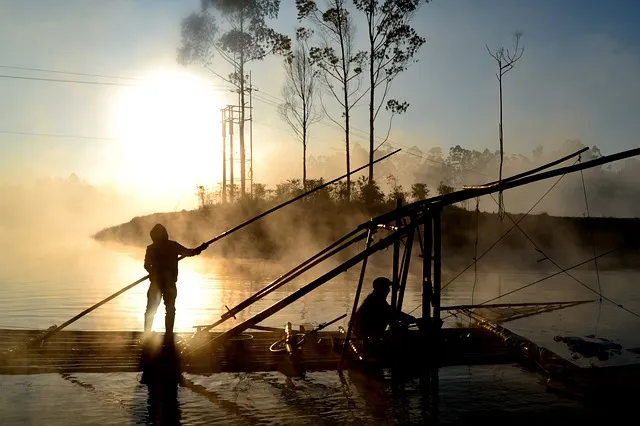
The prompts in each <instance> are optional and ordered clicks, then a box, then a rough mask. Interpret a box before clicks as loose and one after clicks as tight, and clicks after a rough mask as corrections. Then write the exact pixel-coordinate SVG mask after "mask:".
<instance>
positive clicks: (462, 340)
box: [0, 328, 515, 374]
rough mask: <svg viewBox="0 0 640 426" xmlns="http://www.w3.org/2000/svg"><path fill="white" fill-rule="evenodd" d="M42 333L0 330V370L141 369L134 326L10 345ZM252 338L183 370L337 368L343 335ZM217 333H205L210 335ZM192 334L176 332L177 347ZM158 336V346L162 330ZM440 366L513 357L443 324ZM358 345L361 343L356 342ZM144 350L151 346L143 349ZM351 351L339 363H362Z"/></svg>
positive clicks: (485, 339) (476, 334) (420, 354)
mask: <svg viewBox="0 0 640 426" xmlns="http://www.w3.org/2000/svg"><path fill="white" fill-rule="evenodd" d="M40 333H42V331H39V330H6V329H4V330H3V329H0V353H1V354H3V355H2V357H1V358H0V374H39V373H77V372H86V373H89V372H91V373H96V372H100V373H102V372H104V373H106V372H137V371H141V363H140V360H141V357H142V354H143V346H142V345H141V344H140V343H139V339H140V338H141V337H142V335H141V333H140V332H132V331H113V332H112V331H62V332H60V333H58V334H57V335H55V336H53V337H51V338H50V339H48V340H47V341H46V342H45V343H44V344H42V345H41V346H39V347H36V348H30V349H27V350H14V351H12V352H9V353H8V352H7V351H8V350H9V349H11V348H15V347H16V346H18V345H20V344H24V343H25V342H27V341H28V340H29V339H31V338H34V337H36V336H37V335H39V334H40ZM249 334H251V336H252V338H250V339H238V340H235V341H231V342H229V343H227V344H225V345H218V346H216V347H213V346H208V347H205V348H204V349H203V350H201V351H198V352H197V353H196V354H191V355H189V353H188V352H189V349H188V348H190V347H193V346H186V347H187V350H186V351H185V352H184V353H183V356H182V359H181V361H182V362H181V363H182V366H181V369H182V371H184V372H188V373H195V374H210V373H217V372H253V371H282V372H283V373H286V374H289V373H291V374H295V373H296V372H299V371H300V369H302V370H303V371H321V370H335V369H337V368H338V363H339V360H340V351H341V348H342V342H343V340H342V337H343V336H344V335H343V334H341V333H339V332H331V331H326V332H325V331H321V332H319V333H318V335H317V339H313V341H312V342H306V343H305V344H304V345H303V347H302V351H301V352H300V355H299V356H298V357H297V358H296V360H297V362H295V360H294V359H292V358H290V357H289V355H288V354H287V353H286V352H272V351H270V350H269V347H270V346H271V344H272V343H274V342H276V341H278V340H279V339H280V338H281V333H276V332H266V331H255V332H253V331H251V332H249ZM217 335H219V333H208V334H207V336H205V337H209V338H213V337H215V336H217ZM191 336H192V335H191V334H176V336H175V340H176V342H178V343H177V344H176V347H177V348H178V349H181V348H184V347H185V346H184V344H183V343H182V342H185V341H188V340H189V339H190V337H191ZM155 337H156V339H155V340H156V346H160V345H161V344H160V343H158V342H161V341H162V335H160V334H158V335H156V336H155ZM421 337H422V336H420V334H419V332H418V331H415V332H413V331H410V332H409V334H408V341H409V343H408V345H407V346H406V347H405V348H404V350H402V351H400V353H401V357H402V363H403V364H404V365H412V366H416V367H417V366H419V365H424V363H425V356H424V354H425V350H426V348H425V347H424V345H423V342H424V339H422V338H421ZM442 340H443V344H442V357H441V363H440V365H469V364H499V363H510V362H514V361H515V358H514V357H513V356H512V354H511V353H510V352H509V350H508V348H507V347H506V345H505V344H504V343H503V341H502V340H501V339H500V338H498V337H496V336H495V335H494V334H493V333H491V332H488V331H486V330H482V329H479V328H447V329H443V330H442ZM355 344H356V347H358V348H361V346H360V345H359V343H358V342H357V341H356V342H355ZM147 350H149V349H148V348H147ZM350 355H351V354H349V355H348V356H347V357H346V358H347V362H346V363H344V364H343V368H353V367H357V366H358V365H362V362H360V361H357V360H355V358H354V357H353V356H350Z"/></svg>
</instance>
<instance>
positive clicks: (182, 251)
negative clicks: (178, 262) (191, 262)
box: [176, 242, 209, 257]
mask: <svg viewBox="0 0 640 426" xmlns="http://www.w3.org/2000/svg"><path fill="white" fill-rule="evenodd" d="M176 244H177V247H178V254H179V255H180V256H186V257H190V256H197V255H199V254H200V253H202V251H203V250H206V248H207V247H209V244H207V243H202V244H200V245H199V246H198V247H196V248H193V249H189V248H186V247H184V246H183V245H182V244H180V243H177V242H176Z"/></svg>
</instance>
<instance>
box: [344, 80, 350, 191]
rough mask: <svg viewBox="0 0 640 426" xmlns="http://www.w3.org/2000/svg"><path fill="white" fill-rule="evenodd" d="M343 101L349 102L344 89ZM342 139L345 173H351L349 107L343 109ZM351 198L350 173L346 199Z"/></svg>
mask: <svg viewBox="0 0 640 426" xmlns="http://www.w3.org/2000/svg"><path fill="white" fill-rule="evenodd" d="M344 101H345V105H348V103H347V102H349V94H348V92H347V90H346V89H345V91H344ZM344 119H345V125H344V140H345V145H346V149H347V173H351V154H350V152H349V108H348V107H347V108H345V109H344ZM350 200H351V175H349V174H348V175H347V201H350Z"/></svg>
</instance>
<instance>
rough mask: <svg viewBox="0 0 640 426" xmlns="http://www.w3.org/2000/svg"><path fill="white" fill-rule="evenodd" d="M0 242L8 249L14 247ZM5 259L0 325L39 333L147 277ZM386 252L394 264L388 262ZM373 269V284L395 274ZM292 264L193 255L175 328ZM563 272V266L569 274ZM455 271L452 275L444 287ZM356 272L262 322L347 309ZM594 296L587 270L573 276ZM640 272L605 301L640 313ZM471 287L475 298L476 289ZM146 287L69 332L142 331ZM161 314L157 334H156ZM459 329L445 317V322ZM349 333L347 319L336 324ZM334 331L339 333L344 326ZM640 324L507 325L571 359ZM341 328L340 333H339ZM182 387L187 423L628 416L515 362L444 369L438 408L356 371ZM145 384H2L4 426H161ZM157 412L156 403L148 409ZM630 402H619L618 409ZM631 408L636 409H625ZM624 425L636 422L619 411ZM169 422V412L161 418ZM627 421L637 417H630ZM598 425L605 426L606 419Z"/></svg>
mask: <svg viewBox="0 0 640 426" xmlns="http://www.w3.org/2000/svg"><path fill="white" fill-rule="evenodd" d="M6 243H7V242H6V241H5V245H6ZM14 247H15V248H14V249H13V250H11V251H10V252H8V253H3V258H2V260H1V261H0V285H1V286H2V293H1V294H0V327H1V328H40V329H44V328H47V327H49V326H50V325H52V324H60V323H61V322H63V321H65V320H66V319H68V318H70V317H71V316H73V315H75V314H76V313H78V312H80V311H81V310H83V309H84V308H86V307H88V306H90V305H91V304H93V303H95V302H97V301H98V300H100V299H102V298H104V297H106V296H108V295H109V294H111V293H113V292H115V291H116V290H118V289H119V288H121V287H123V286H124V285H126V284H128V283H130V282H132V281H134V280H136V279H137V278H139V277H141V276H143V275H144V270H143V268H142V256H143V252H142V251H141V250H139V249H131V248H122V247H104V246H101V245H100V244H98V243H95V242H94V241H90V240H81V241H55V242H52V243H50V244H48V245H47V244H38V245H37V246H34V245H15V246H14ZM381 256H389V253H382V254H381ZM376 264H379V262H376V259H375V258H374V259H372V265H373V266H372V268H371V269H370V270H369V273H368V276H367V282H371V280H372V279H373V278H374V277H375V276H377V275H385V274H387V275H388V274H389V272H390V271H388V270H386V269H382V268H376ZM291 266H293V264H292V263H290V262H289V261H287V260H286V259H283V260H282V261H281V262H257V261H229V260H221V259H212V258H207V257H202V256H201V257H199V258H194V259H187V260H185V261H183V262H181V266H180V267H181V270H180V280H179V296H178V306H177V309H178V314H177V321H176V326H177V327H176V328H177V329H178V330H179V331H189V330H191V329H192V326H194V325H196V324H206V323H210V322H213V321H214V320H216V319H218V318H219V317H220V315H221V314H222V313H223V312H224V311H225V307H224V306H225V304H226V305H228V306H229V307H231V306H234V305H235V304H237V303H239V302H240V301H241V300H243V299H245V298H246V297H247V296H249V295H251V294H253V293H254V292H255V291H257V290H258V289H260V288H262V287H263V286H264V285H266V284H267V283H268V282H270V281H271V280H272V279H274V278H275V277H277V276H278V275H280V274H281V273H283V272H285V271H286V270H287V269H289V268H290V267H291ZM563 266H564V265H563ZM455 272H457V271H451V272H447V273H446V274H445V277H444V281H445V282H447V281H448V277H451V276H453V274H454V273H455ZM551 272H554V270H550V271H549V272H545V273H542V272H535V273H534V272H527V271H522V272H520V273H509V274H506V273H502V274H501V273H496V272H489V271H483V270H482V269H480V273H478V275H477V276H475V275H474V272H473V270H471V271H469V272H467V273H465V274H464V275H463V276H461V277H460V278H459V279H458V280H456V281H455V282H454V283H453V284H451V285H450V286H448V287H447V288H446V290H445V291H444V293H443V305H447V304H458V303H468V302H470V301H471V298H472V297H473V300H474V301H475V302H476V303H477V302H482V301H484V300H487V299H489V298H492V297H494V296H496V295H499V294H504V293H506V292H507V291H509V290H511V289H514V288H517V287H519V286H521V285H523V284H526V283H528V282H533V281H534V280H536V279H538V278H541V277H543V276H545V275H548V273H551ZM319 273H320V271H318V272H310V273H308V274H305V276H304V277H301V279H299V280H297V281H296V282H295V283H291V284H288V285H286V286H284V287H283V288H281V289H280V290H278V291H276V292H274V293H272V294H270V295H268V296H267V297H265V298H264V299H262V300H261V301H259V302H258V303H257V304H256V305H254V306H252V307H250V308H249V309H247V310H246V311H244V312H242V313H241V314H240V315H238V318H237V320H232V321H229V322H227V323H225V324H224V325H223V327H221V328H220V329H224V328H228V327H231V326H233V325H235V324H237V323H238V321H241V320H243V319H246V318H248V317H249V316H251V315H254V314H255V313H257V312H259V311H261V310H262V309H264V308H265V307H267V306H270V305H271V304H273V303H274V302H275V301H276V300H279V299H281V298H282V297H284V296H285V295H287V294H290V292H291V291H293V290H295V289H297V288H299V287H300V286H301V285H303V284H304V283H305V282H308V281H310V280H311V279H313V278H315V277H316V276H317V275H318V274H319ZM357 274H358V270H352V271H350V272H349V273H348V274H346V275H344V276H341V277H340V278H339V279H336V280H334V281H332V282H330V283H328V284H327V285H326V286H324V287H322V288H321V289H319V290H318V291H316V292H313V293H311V294H310V295H308V296H306V297H305V298H303V299H302V300H300V301H298V302H296V303H294V304H293V305H291V306H289V307H287V308H286V309H284V310H282V311H281V312H279V313H278V314H276V315H275V316H274V317H272V318H270V319H269V320H267V321H266V322H265V324H266V325H272V326H278V327H280V326H282V325H283V324H284V323H285V322H286V321H291V322H292V323H294V324H296V325H297V324H312V325H317V324H318V323H321V322H325V321H328V320H331V319H333V318H335V317H337V316H339V315H341V314H343V313H345V312H350V309H351V304H352V303H353V297H354V292H355V282H356V281H357ZM573 275H574V277H575V278H577V279H579V280H580V281H582V282H583V283H585V284H586V285H588V286H589V287H591V288H597V282H596V276H595V273H594V272H593V271H588V270H585V271H579V272H573ZM638 278H640V273H638V272H634V271H609V272H603V273H601V274H600V281H601V285H602V289H603V293H604V294H605V295H607V296H608V297H610V298H612V299H614V300H616V301H618V302H619V303H623V304H624V306H625V307H626V308H628V309H631V310H634V311H636V312H637V311H640V294H639V292H638V291H637V289H636V283H637V282H638ZM474 281H475V282H476V286H475V291H473V293H472V291H471V289H472V288H473V283H474ZM145 292H146V284H144V283H143V284H140V285H139V286H138V287H136V288H134V289H133V290H131V291H130V292H128V293H125V294H124V295H122V296H120V297H119V298H117V299H116V300H114V301H112V302H110V303H109V304H107V305H106V306H104V307H102V308H100V309H98V310H97V311H95V312H93V313H91V314H90V315H89V316H87V317H86V318H84V319H82V320H80V321H78V322H77V323H75V324H74V325H73V326H72V327H70V328H75V329H93V330H96V329H98V330H133V329H135V330H139V329H141V327H142V314H143V310H144V305H145ZM420 293H421V290H420V278H419V277H417V276H412V277H411V279H410V282H409V283H408V289H407V294H406V296H405V305H404V306H405V311H411V310H413V309H416V313H419V312H420V308H419V303H420V297H421V296H420ZM593 296H594V295H593V293H592V292H590V291H588V290H586V289H585V288H583V287H582V286H581V285H580V284H577V283H576V282H575V280H574V279H572V278H570V277H567V276H563V275H560V276H557V277H555V278H553V279H550V280H547V281H544V282H542V283H540V284H536V285H534V286H531V287H529V288H528V289H527V290H525V291H524V292H520V293H515V294H514V295H512V296H509V297H508V298H506V299H505V300H504V301H505V302H524V301H528V302H532V301H535V302H544V301H558V300H576V299H592V298H593ZM162 314H163V312H162V308H160V310H159V313H158V317H157V320H156V327H155V328H156V329H157V330H161V329H162V323H163V321H162ZM456 321H460V320H459V319H456V318H453V317H450V318H448V319H447V322H448V323H449V325H453V323H454V322H456ZM342 324H343V325H344V324H345V322H342ZM338 325H339V324H336V325H335V326H332V327H337V326H338ZM639 325H640V320H639V319H638V318H636V317H634V316H633V315H631V314H628V313H627V312H624V311H623V310H621V309H620V308H618V307H616V306H614V305H613V304H610V303H602V304H600V303H592V304H588V305H582V306H579V307H576V308H571V309H567V310H564V311H559V312H552V313H547V314H543V315H540V316H536V317H533V318H527V319H522V320H518V321H514V322H512V323H509V327H510V328H511V329H512V330H514V331H516V332H518V333H521V334H523V335H525V336H527V337H529V338H531V339H533V340H534V341H536V342H538V343H539V344H542V345H544V346H547V347H549V348H551V349H552V350H554V351H556V352H558V353H559V354H561V355H563V356H566V357H570V355H571V354H570V353H569V352H568V350H567V348H566V346H564V345H563V344H562V343H557V342H554V340H553V338H554V337H555V336H558V335H559V336H586V335H592V334H595V335H596V336H598V337H603V338H607V339H610V340H613V341H615V342H618V343H620V344H622V346H623V347H624V348H626V349H629V348H635V347H640V333H638V330H639V327H638V326H639ZM332 329H335V328H332ZM574 362H576V363H577V364H579V365H581V366H591V365H598V366H611V365H622V364H629V363H637V362H639V360H638V357H637V356H636V355H635V354H633V353H632V352H629V351H627V350H622V351H621V353H620V354H618V355H614V356H612V357H611V358H610V359H609V360H608V361H606V362H602V361H597V360H595V359H594V358H585V357H579V358H577V359H575V360H574ZM186 378H187V386H186V387H181V388H179V391H178V393H177V395H176V397H174V398H172V399H171V398H170V399H169V401H163V402H162V403H161V404H160V409H161V411H162V412H163V413H165V414H166V413H167V412H168V413H172V412H173V413H175V414H176V416H177V417H178V418H179V420H180V422H181V423H182V424H374V423H377V424H424V423H433V422H435V421H437V422H438V424H477V423H479V422H486V421H490V420H491V421H492V422H493V424H594V422H596V421H598V422H600V421H603V420H602V419H606V421H605V423H606V422H607V421H612V420H613V419H614V418H617V417H619V416H622V415H623V414H622V411H621V410H620V407H615V408H614V407H611V406H608V405H599V404H597V402H596V403H593V402H591V403H589V404H582V403H579V402H576V401H574V400H571V399H568V398H565V397H561V396H559V395H556V394H553V393H549V392H547V391H546V390H545V387H544V386H543V385H542V384H541V383H540V378H539V377H538V376H537V375H536V374H533V373H531V372H528V371H525V370H523V369H522V368H520V367H519V366H516V365H506V366H474V367H468V366H462V367H447V368H443V369H441V370H440V372H439V389H438V392H437V394H436V395H437V398H434V394H432V393H430V392H426V391H425V390H424V389H421V386H420V381H419V380H418V379H415V380H405V381H397V380H393V378H392V376H391V375H390V374H387V376H385V377H383V378H380V379H376V380H374V379H364V378H362V377H360V376H358V375H356V374H355V373H345V374H344V375H339V374H338V373H337V372H334V371H330V372H318V373H309V374H307V375H306V377H304V378H294V379H290V378H287V377H285V376H283V375H282V374H280V373H255V374H218V375H212V376H209V377H204V376H195V375H186ZM138 380H139V375H137V374H129V373H127V374H124V373H123V374H75V375H68V376H63V375H50V374H47V375H32V376H0V424H2V425H3V424H34V425H40V424H47V425H48V424H64V425H82V424H144V423H151V424H153V423H155V422H156V420H157V415H158V406H157V405H156V404H154V403H150V401H149V394H148V392H147V388H146V387H145V386H144V385H141V384H139V382H138ZM151 402H153V401H151ZM623 406H624V404H623ZM626 407H627V408H629V407H633V406H632V405H629V404H626ZM624 415H628V414H624ZM165 417H166V416H165ZM629 420H630V421H631V423H632V424H635V423H634V422H635V420H633V419H629ZM598 424H602V423H598Z"/></svg>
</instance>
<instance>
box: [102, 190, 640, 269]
mask: <svg viewBox="0 0 640 426" xmlns="http://www.w3.org/2000/svg"><path fill="white" fill-rule="evenodd" d="M274 203H276V201H275V200H271V201H266V202H263V201H256V200H251V199H245V200H243V201H239V202H237V203H234V204H224V205H211V206H206V207H204V208H201V209H198V210H191V211H182V212H172V213H156V214H153V215H148V216H143V217H136V218H134V219H132V220H131V221H130V222H128V223H124V224H120V225H117V226H114V227H110V228H107V229H104V230H102V231H100V232H98V233H97V234H96V235H95V236H94V238H96V239H98V240H101V241H116V242H120V243H124V244H130V245H137V246H144V245H147V244H150V242H151V241H150V238H149V230H150V229H151V227H152V226H153V225H154V224H155V223H158V222H159V223H163V224H164V225H165V226H167V228H168V230H169V234H170V236H171V238H173V239H176V240H178V241H180V242H181V243H183V244H185V245H190V246H194V247H195V246H196V245H198V244H200V243H201V242H202V241H206V240H208V239H210V238H212V237H214V236H216V235H218V234H220V233H222V232H224V231H226V230H227V229H230V228H232V227H233V226H235V225H238V224H239V223H241V222H242V221H244V220H247V219H249V218H251V217H253V216H255V215H257V214H259V213H261V212H263V211H265V210H266V209H267V208H268V207H269V206H272V205H273V204H274ZM392 208H393V206H392V204H391V201H390V200H389V199H388V197H387V201H385V202H382V203H379V204H376V205H367V204H365V203H362V202H358V201H352V202H336V201H334V200H332V199H331V196H330V192H328V194H327V193H325V194H324V196H322V197H320V196H319V197H315V198H311V199H308V200H305V201H302V202H297V203H294V204H292V205H290V206H287V207H285V208H283V209H282V210H280V211H278V212H276V213H273V214H271V215H269V216H267V217H265V218H263V219H261V220H259V221H257V222H255V223H253V224H251V225H249V226H247V227H246V228H244V229H242V230H240V231H238V232H236V233H234V234H233V235H230V236H229V237H227V238H224V239H223V240H220V241H219V242H217V243H216V244H214V245H212V246H211V247H210V248H209V249H208V250H207V254H208V255H216V256H225V257H233V258H255V259H271V260H276V261H282V262H283V263H287V264H292V263H295V262H298V261H301V260H303V259H305V258H306V257H308V256H310V255H311V254H312V253H314V252H316V251H318V250H320V249H321V248H324V247H325V246H326V245H328V244H329V243H331V242H333V241H335V240H336V239H338V238H339V237H341V236H342V235H344V234H346V233H347V232H348V231H351V230H352V229H354V228H355V227H356V226H357V225H359V224H361V223H363V222H366V221H367V220H368V219H369V218H371V217H373V216H376V215H378V214H381V213H383V212H385V211H389V210H390V209H392ZM521 217H522V215H511V218H512V219H513V220H515V221H519V220H520V219H521ZM442 223H443V256H444V265H445V268H450V269H460V268H461V267H464V266H466V264H468V263H469V262H471V261H472V260H473V259H474V258H475V257H477V256H478V255H480V254H481V253H483V252H484V251H485V250H487V249H489V248H490V247H491V246H493V245H494V243H495V242H496V241H497V240H500V241H499V243H497V244H495V246H494V247H492V248H491V250H490V251H489V252H488V253H487V254H486V256H483V258H482V262H481V264H480V268H481V269H482V268H491V269H493V268H503V269H510V268H530V269H540V268H542V269H549V268H550V269H551V270H553V269H554V268H555V267H554V266H553V264H552V263H550V262H549V261H540V259H541V257H542V256H543V255H542V254H541V253H540V252H538V248H539V249H541V250H542V251H543V252H544V254H545V255H546V256H548V257H549V258H550V259H553V260H554V261H555V262H557V263H559V264H561V265H563V266H570V265H573V264H576V263H580V262H584V261H585V260H587V259H590V258H591V257H592V256H593V247H592V245H591V242H592V239H591V235H592V234H593V242H594V244H595V248H596V252H597V253H598V254H599V253H602V252H605V251H608V250H611V249H616V252H615V253H613V254H612V255H610V256H607V257H606V258H602V259H600V260H599V266H600V267H601V268H603V269H605V268H606V269H612V268H636V267H637V265H639V264H640V263H639V262H640V256H638V254H639V253H640V252H639V251H638V249H639V248H640V240H638V238H636V236H637V235H638V233H639V232H640V220H638V219H613V218H595V219H591V220H589V219H587V218H575V217H574V218H571V217H565V218H562V217H553V216H549V215H546V214H538V215H529V216H527V217H526V218H524V219H523V220H522V221H519V225H518V227H514V225H513V222H511V219H508V217H507V218H503V219H500V218H499V217H498V215H497V214H493V213H485V212H477V211H469V210H465V209H462V208H459V207H455V206H451V207H449V208H445V210H444V213H443V219H442ZM380 232H384V231H380ZM476 238H477V240H478V245H477V252H476V251H475V241H476ZM529 239H531V240H533V241H534V242H535V243H536V246H534V245H532V244H531V241H530V240H529ZM416 250H417V249H416ZM349 253H353V252H352V251H348V252H345V255H348V254H349ZM337 258H338V259H339V258H340V257H339V256H338V257H337ZM583 267H584V268H589V267H590V264H586V265H584V266H583Z"/></svg>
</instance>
